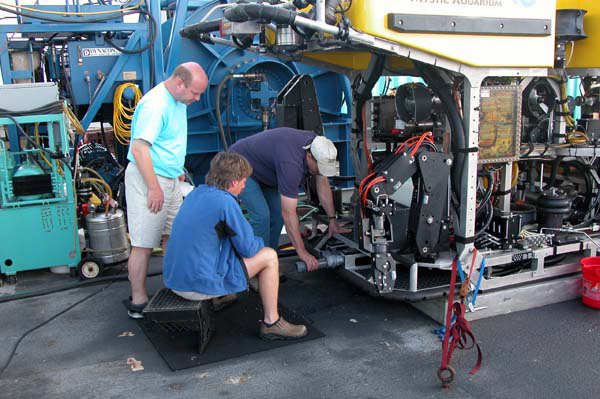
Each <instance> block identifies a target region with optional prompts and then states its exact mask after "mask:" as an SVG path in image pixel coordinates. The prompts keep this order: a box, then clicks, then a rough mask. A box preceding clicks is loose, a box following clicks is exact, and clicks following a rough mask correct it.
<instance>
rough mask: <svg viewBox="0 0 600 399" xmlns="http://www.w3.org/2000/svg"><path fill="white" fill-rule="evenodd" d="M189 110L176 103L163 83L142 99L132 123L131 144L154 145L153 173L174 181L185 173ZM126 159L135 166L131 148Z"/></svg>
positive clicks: (151, 147)
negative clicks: (142, 141) (135, 141)
mask: <svg viewBox="0 0 600 399" xmlns="http://www.w3.org/2000/svg"><path fill="white" fill-rule="evenodd" d="M186 110H187V107H186V105H185V104H184V103H182V102H179V101H175V99H174V98H173V96H172V95H171V93H169V91H168V90H167V88H166V87H165V85H164V83H160V84H159V85H157V86H155V87H154V88H153V89H152V90H150V91H149V92H148V93H146V94H145V95H144V97H142V99H141V100H140V102H139V103H138V105H137V107H136V108H135V112H134V114H133V120H132V121H131V142H132V143H133V140H137V139H142V140H144V141H147V142H148V143H150V144H151V146H150V157H151V158H152V166H153V167H154V173H156V174H157V175H159V176H163V177H169V178H175V177H178V176H181V175H182V174H183V164H184V163H185V153H186V151H187V113H186ZM127 159H129V160H130V161H131V162H133V163H135V159H134V158H133V154H132V153H131V145H130V146H129V152H128V154H127Z"/></svg>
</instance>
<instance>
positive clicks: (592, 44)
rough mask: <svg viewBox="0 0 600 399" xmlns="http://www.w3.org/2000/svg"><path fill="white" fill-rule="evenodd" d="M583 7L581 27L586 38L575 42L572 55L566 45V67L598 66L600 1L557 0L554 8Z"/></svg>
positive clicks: (599, 63) (599, 51) (569, 47)
mask: <svg viewBox="0 0 600 399" xmlns="http://www.w3.org/2000/svg"><path fill="white" fill-rule="evenodd" d="M572 8H575V9H583V10H586V11H587V14H585V16H584V17H583V29H584V31H585V33H586V34H587V36H588V37H587V39H583V40H578V41H576V42H575V48H574V50H573V55H572V56H570V54H571V46H570V45H568V46H567V61H568V62H569V64H568V65H567V68H600V50H599V49H600V1H599V0H558V1H557V2H556V9H558V10H561V9H572Z"/></svg>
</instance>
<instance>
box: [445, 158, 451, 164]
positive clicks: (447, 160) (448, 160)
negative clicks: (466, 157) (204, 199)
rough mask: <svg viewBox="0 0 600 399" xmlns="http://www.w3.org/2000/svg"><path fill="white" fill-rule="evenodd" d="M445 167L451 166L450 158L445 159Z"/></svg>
mask: <svg viewBox="0 0 600 399" xmlns="http://www.w3.org/2000/svg"><path fill="white" fill-rule="evenodd" d="M446 165H448V166H450V165H452V160H451V159H450V158H448V159H446Z"/></svg>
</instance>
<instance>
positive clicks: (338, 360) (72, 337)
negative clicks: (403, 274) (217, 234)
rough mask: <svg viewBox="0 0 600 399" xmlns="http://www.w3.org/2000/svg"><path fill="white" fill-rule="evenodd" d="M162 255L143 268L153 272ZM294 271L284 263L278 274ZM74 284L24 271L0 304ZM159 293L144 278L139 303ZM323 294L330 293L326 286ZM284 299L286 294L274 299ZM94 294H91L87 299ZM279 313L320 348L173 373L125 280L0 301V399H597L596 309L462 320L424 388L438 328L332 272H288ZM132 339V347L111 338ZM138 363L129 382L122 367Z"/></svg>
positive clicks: (549, 309) (154, 281)
mask: <svg viewBox="0 0 600 399" xmlns="http://www.w3.org/2000/svg"><path fill="white" fill-rule="evenodd" d="M161 259H162V258H160V257H155V258H152V263H151V270H154V271H158V270H160V266H161ZM293 261H294V259H293V258H287V259H285V260H283V261H282V269H286V270H290V268H291V266H292V264H293ZM68 281H72V280H71V279H70V278H69V277H68V276H55V275H51V274H50V273H48V272H47V271H38V272H30V273H24V274H23V276H22V277H21V276H20V277H19V281H18V283H17V286H16V287H15V286H4V287H2V288H0V299H1V298H2V295H10V294H13V293H19V292H25V291H30V290H35V289H40V288H47V287H52V286H56V285H57V284H63V283H64V282H68ZM161 286H162V278H161V277H160V276H157V277H152V278H150V279H149V291H150V292H154V291H156V290H158V289H159V288H160V287H161ZM328 287H329V288H328ZM286 289H287V291H286ZM97 291H99V292H97ZM281 291H282V293H281V301H282V302H284V303H286V304H287V305H288V307H292V308H295V309H298V310H300V311H302V312H303V313H305V315H306V316H307V317H309V318H310V319H311V320H313V321H314V325H315V326H317V327H318V328H319V329H320V330H321V331H323V332H324V333H325V334H326V336H325V337H324V338H320V339H317V340H313V341H309V342H304V343H300V344H296V345H290V346H287V347H284V348H278V349H274V350H270V351H266V352H261V353H256V354H253V355H249V356H246V357H240V358H234V359H229V360H225V361H222V362H218V363H213V364H209V365H205V366H200V367H196V368H191V369H187V370H181V371H177V372H172V371H170V369H169V368H168V367H167V365H166V364H165V363H164V361H163V360H162V358H161V357H160V356H159V354H158V353H157V352H156V351H155V350H154V348H153V347H152V344H151V343H150V342H149V341H148V340H147V339H146V337H145V336H144V334H143V333H142V331H141V330H140V328H139V327H138V325H137V323H136V322H135V321H133V320H130V319H129V318H128V317H127V313H126V311H125V310H124V308H123V305H122V303H121V301H122V300H123V299H124V298H126V297H127V296H128V295H129V285H128V283H127V282H126V281H122V282H115V283H112V284H99V285H92V286H85V287H82V288H75V289H71V290H68V291H63V292H58V293H54V294H49V295H44V296H38V297H33V298H29V299H22V300H16V301H11V302H5V303H0V321H1V323H2V327H1V328H0V340H1V342H2V345H1V346H0V367H2V365H4V364H5V362H6V360H7V359H8V356H9V354H10V351H11V350H12V348H13V346H14V344H15V343H16V342H17V340H18V339H19V337H20V336H21V335H22V334H24V333H25V332H27V331H28V330H30V329H31V328H33V327H35V326H37V325H38V324H40V323H43V322H45V321H46V320H48V319H50V318H51V317H52V316H54V315H55V314H57V313H59V312H61V311H62V310H64V309H66V308H68V307H69V306H71V305H73V304H75V303H77V302H78V301H81V300H82V299H84V298H85V297H87V296H89V295H90V294H92V293H94V292H97V293H96V294H95V295H94V296H92V297H91V298H89V299H87V300H86V301H84V302H83V303H80V304H78V305H77V306H75V307H74V308H72V309H70V310H69V311H67V312H66V313H64V314H63V315H61V316H59V317H57V318H56V319H54V320H53V321H51V322H50V323H48V324H46V325H44V326H43V327H41V328H39V329H37V330H35V331H33V332H32V333H31V334H29V335H28V336H27V337H26V338H25V339H24V340H23V341H22V342H21V343H20V345H19V348H18V350H17V352H16V354H15V356H14V358H13V359H12V361H11V363H10V366H9V367H8V369H7V370H6V371H5V372H4V374H3V375H2V376H1V377H0V398H11V399H19V398H48V399H49V398H123V397H134V398H137V397H140V398H163V397H170V398H194V399H198V398H281V399H283V398H511V399H516V398H528V399H531V398H597V397H598V396H599V395H600V310H594V309H590V308H587V307H585V306H584V305H582V304H581V302H580V301H578V300H576V301H570V302H565V303H561V304H556V305H550V306H545V307H542V308H537V309H531V310H526V311H521V312H515V313H512V314H508V315H503V316H497V317H493V318H488V319H484V320H478V321H474V322H472V326H473V330H474V332H475V335H476V337H477V339H478V341H479V343H480V345H481V346H482V349H483V353H484V359H483V366H482V368H481V370H480V371H479V373H478V374H476V375H475V376H472V375H470V374H468V370H469V369H470V367H471V366H472V365H473V364H474V362H475V357H476V354H475V352H474V351H470V352H460V351H459V352H456V353H455V355H454V357H453V362H452V363H453V367H454V368H455V369H456V370H457V376H456V379H455V381H454V383H453V384H452V387H451V388H449V389H441V388H440V383H439V381H438V380H437V377H436V370H437V368H438V367H439V364H440V357H441V342H440V341H439V339H438V337H437V336H436V335H434V334H432V333H431V330H432V329H434V328H436V327H438V325H437V324H436V323H435V322H434V321H432V320H431V319H429V318H428V317H427V316H425V315H423V314H421V313H420V312H418V311H417V310H415V309H413V308H412V307H410V306H409V305H407V304H405V303H402V302H394V301H386V300H382V299H376V298H371V297H369V296H368V295H367V294H365V293H362V292H361V291H358V289H356V288H354V287H353V286H350V285H349V284H348V283H346V282H345V281H343V280H340V279H339V277H338V276H337V274H335V272H334V271H331V270H327V271H317V272H313V273H310V274H297V273H291V274H288V280H287V282H284V283H282V285H281ZM124 332H131V333H132V335H133V336H122V337H120V335H121V334H123V333H124ZM130 357H134V358H135V359H137V360H139V361H141V362H142V364H143V367H144V370H142V371H131V368H130V366H129V365H128V364H127V359H128V358H130Z"/></svg>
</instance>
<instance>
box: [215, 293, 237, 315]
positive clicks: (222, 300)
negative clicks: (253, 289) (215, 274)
mask: <svg viewBox="0 0 600 399" xmlns="http://www.w3.org/2000/svg"><path fill="white" fill-rule="evenodd" d="M235 301H237V294H227V295H223V296H220V297H217V298H213V299H212V306H213V310H214V311H215V312H218V311H219V310H223V309H225V308H226V307H228V306H230V305H233V304H234V303H235Z"/></svg>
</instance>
